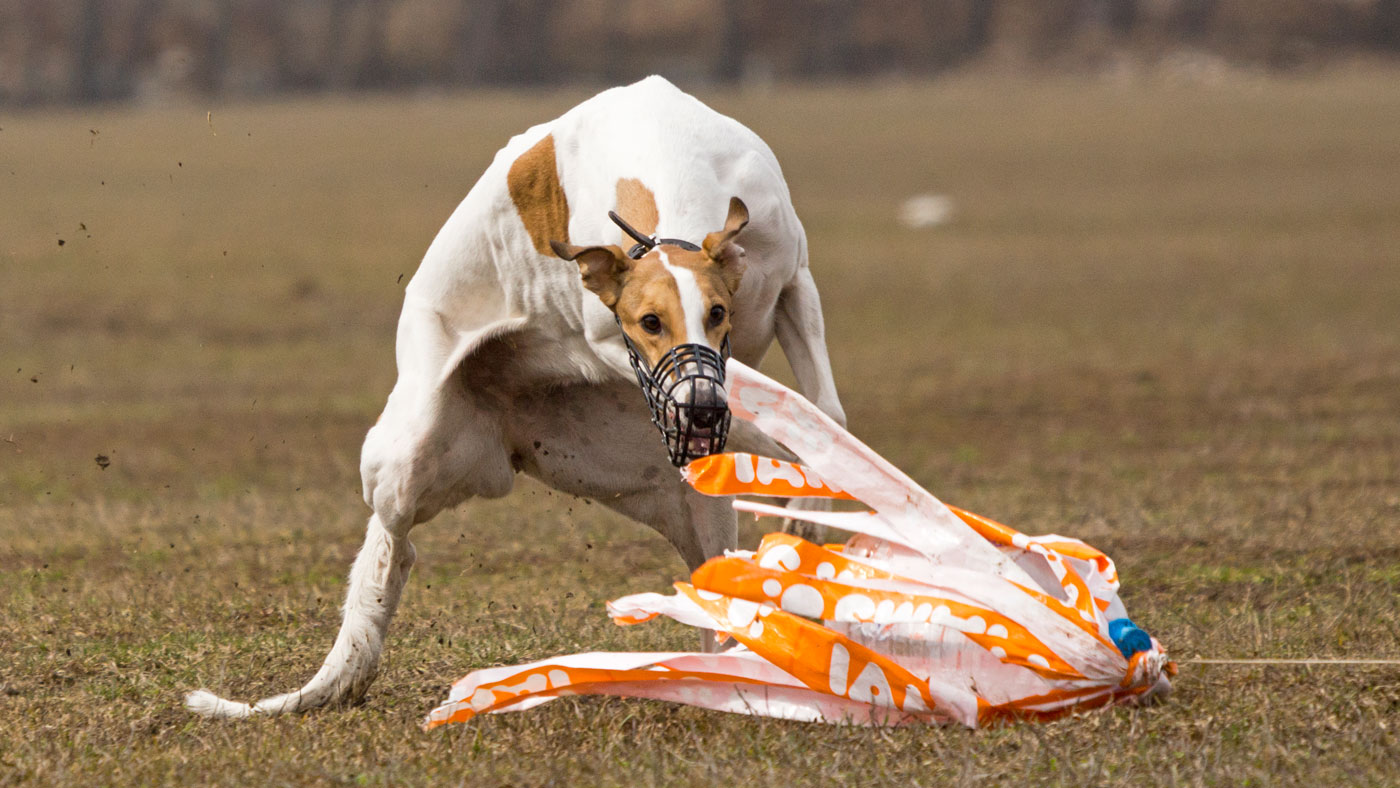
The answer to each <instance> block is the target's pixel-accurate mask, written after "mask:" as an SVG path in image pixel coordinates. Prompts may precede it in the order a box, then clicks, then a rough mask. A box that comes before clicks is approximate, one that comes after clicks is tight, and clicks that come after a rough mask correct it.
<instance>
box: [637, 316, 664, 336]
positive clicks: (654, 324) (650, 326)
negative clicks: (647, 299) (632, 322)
mask: <svg viewBox="0 0 1400 788" xmlns="http://www.w3.org/2000/svg"><path fill="white" fill-rule="evenodd" d="M637 322H638V323H639V324H641V326H642V330H643V331H645V332H647V333H648V334H660V333H661V318H659V317H657V316H656V315H642V319H641V320H638V321H637Z"/></svg>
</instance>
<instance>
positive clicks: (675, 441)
mask: <svg viewBox="0 0 1400 788" xmlns="http://www.w3.org/2000/svg"><path fill="white" fill-rule="evenodd" d="M748 220H749V212H748V209H747V208H746V207H745V206H744V203H743V201H742V200H740V199H739V198H738V197H735V198H733V199H731V200H730V201H729V215H728V218H727V219H726V220H725V223H724V227H723V228H721V229H718V230H716V231H714V232H712V233H710V234H708V235H706V236H705V238H704V241H703V242H702V243H701V244H700V245H699V246H695V245H694V244H690V243H687V242H685V241H680V240H674V239H666V238H662V239H654V238H645V236H640V235H638V236H636V237H638V238H639V239H644V240H642V242H641V243H639V244H637V246H635V247H633V249H632V252H631V253H630V254H629V253H627V252H624V251H623V250H622V248H621V247H618V246H612V245H608V246H572V245H568V244H563V243H559V242H557V241H556V242H553V243H551V244H550V245H551V247H552V248H553V249H554V253H555V254H557V255H559V256H560V257H562V258H564V259H565V260H572V261H574V262H576V263H578V267H579V273H580V274H581V275H582V277H583V284H584V287H586V288H588V289H589V290H591V291H593V292H594V293H596V294H597V296H598V298H600V299H601V300H602V302H603V303H604V304H605V305H606V306H607V307H608V308H609V309H611V310H612V311H613V314H615V315H617V321H618V325H619V326H621V328H622V333H623V335H624V336H625V337H626V341H627V344H628V351H629V353H630V354H631V355H632V361H633V367H634V368H635V369H636V371H637V378H638V382H639V383H640V384H641V386H642V389H643V391H645V392H646V394H647V401H648V404H650V405H651V408H652V418H653V420H654V421H656V422H657V426H658V427H660V428H661V430H662V433H663V434H664V435H665V436H666V439H667V444H668V446H669V447H670V448H671V459H672V461H673V462H675V463H676V464H677V465H680V464H684V462H686V461H688V460H689V459H694V458H695V457H698V456H704V455H707V454H713V453H715V452H718V451H720V450H722V449H723V447H724V432H725V431H726V430H727V427H728V423H729V411H728V407H727V406H726V404H725V400H726V393H725V390H724V359H725V358H726V357H727V356H728V345H729V329H730V316H731V309H732V305H733V302H734V293H735V291H737V290H738V288H739V282H740V280H741V278H742V276H743V272H744V262H743V258H744V250H743V249H742V248H741V247H740V246H739V245H738V244H737V243H735V241H734V239H735V236H737V235H738V234H739V232H740V231H741V230H743V229H744V226H745V225H746V224H748ZM628 230H629V232H635V231H632V230H630V228H628Z"/></svg>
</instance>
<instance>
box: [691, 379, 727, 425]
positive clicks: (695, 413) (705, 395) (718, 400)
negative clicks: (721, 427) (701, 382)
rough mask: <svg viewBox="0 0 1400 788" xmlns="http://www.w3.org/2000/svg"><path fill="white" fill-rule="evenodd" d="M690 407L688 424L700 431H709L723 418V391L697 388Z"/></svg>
mask: <svg viewBox="0 0 1400 788" xmlns="http://www.w3.org/2000/svg"><path fill="white" fill-rule="evenodd" d="M690 406H691V411H690V423H691V424H692V425H693V426H696V427H700V428H701V429H709V428H711V427H713V426H715V425H716V424H718V423H719V422H720V419H721V418H723V416H724V408H725V404H724V395H723V391H722V390H719V389H718V388H717V387H715V386H701V387H697V388H696V390H695V394H694V397H693V398H692V399H691V401H690Z"/></svg>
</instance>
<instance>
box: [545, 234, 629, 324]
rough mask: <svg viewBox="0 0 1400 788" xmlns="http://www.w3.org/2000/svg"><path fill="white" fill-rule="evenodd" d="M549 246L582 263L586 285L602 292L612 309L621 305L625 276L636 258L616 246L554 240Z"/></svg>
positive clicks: (579, 266)
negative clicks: (618, 299)
mask: <svg viewBox="0 0 1400 788" xmlns="http://www.w3.org/2000/svg"><path fill="white" fill-rule="evenodd" d="M549 248H551V249H553V250H554V253H555V254H557V255H559V256H560V257H562V258H564V259H565V260H572V261H574V262H576V263H578V272H579V274H580V275H581V276H582V277H583V286H584V287H586V288H588V289H589V290H592V291H593V292H594V293H597V294H598V298H600V299H602V301H603V305H604V306H606V307H607V308H608V309H613V308H614V307H616V306H617V298H618V296H619V295H620V294H621V292H622V280H623V278H624V277H625V276H626V274H627V272H628V271H629V270H631V268H632V261H631V260H629V259H627V255H626V254H624V253H623V251H622V249H621V248H619V247H617V246H613V245H611V244H610V245H608V246H574V245H572V244H566V243H560V242H559V241H550V242H549Z"/></svg>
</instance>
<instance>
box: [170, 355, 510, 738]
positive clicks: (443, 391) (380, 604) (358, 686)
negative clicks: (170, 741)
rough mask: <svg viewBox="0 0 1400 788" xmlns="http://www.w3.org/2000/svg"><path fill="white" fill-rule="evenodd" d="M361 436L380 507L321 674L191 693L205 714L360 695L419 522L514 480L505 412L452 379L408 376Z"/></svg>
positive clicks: (368, 480)
mask: <svg viewBox="0 0 1400 788" xmlns="http://www.w3.org/2000/svg"><path fill="white" fill-rule="evenodd" d="M400 366H401V369H400V372H401V377H400V383H399V385H396V386H395V389H394V392H393V393H392V394H391V395H390V397H389V403H388V405H387V406H386V407H385V410H384V414H383V415H382V416H381V417H380V421H379V423H378V424H376V425H375V426H374V428H373V429H371V430H370V432H369V435H368V436H367V437H366V438H365V446H364V451H363V453H362V457H361V463H360V465H361V467H360V472H361V475H362V477H363V480H364V488H365V500H366V501H367V502H368V503H369V504H370V506H371V507H372V508H373V509H374V514H373V516H371V517H370V519H369V526H368V528H367V529H366V533H365V542H364V545H363V546H362V547H361V548H360V552H359V555H358V556H357V557H356V558H355V563H354V565H353V566H352V567H351V569H350V580H349V589H348V591H347V593H346V597H345V605H344V607H343V608H342V618H341V625H340V632H339V634H338V635H337V636H336V639H335V644H334V645H333V646H332V647H331V651H330V653H329V654H328V655H327V656H326V659H325V661H324V662H323V663H322V665H321V669H320V670H319V671H317V672H316V675H315V676H314V677H312V679H311V680H310V681H309V682H307V683H306V685H305V686H303V687H302V688H301V689H299V690H297V691H296V692H290V693H287V694H284V695H277V696H274V697H271V698H265V699H263V700H260V701H258V702H257V703H255V704H248V703H238V702H234V701H228V700H224V699H222V698H219V697H217V696H215V695H214V694H213V693H210V692H207V691H204V690H199V691H196V692H192V693H190V694H189V695H188V696H186V698H185V705H186V706H187V707H188V708H189V709H190V710H192V711H194V712H196V713H199V714H202V715H204V716H209V717H248V716H251V715H253V714H284V713H289V712H298V711H305V710H307V709H313V708H317V707H319V706H325V705H332V704H335V705H341V704H350V703H354V702H356V701H358V700H360V699H361V698H363V697H364V694H365V691H366V690H367V689H368V688H369V685H370V684H371V683H372V682H373V681H374V678H375V676H376V674H377V673H378V670H379V658H380V654H381V653H382V652H383V648H384V637H385V634H386V633H387V632H388V629H389V622H390V619H392V618H393V616H394V611H395V610H396V609H397V607H398V604H399V597H400V595H401V594H402V592H403V588H404V584H405V583H406V582H407V580H408V575H409V571H410V570H411V569H412V567H413V562H414V558H415V552H414V548H413V545H412V543H411V542H409V540H408V533H409V530H410V529H412V528H413V526H415V525H417V524H419V523H422V522H425V521H427V520H428V519H430V518H432V517H433V516H434V515H435V514H437V513H438V512H439V511H441V510H442V509H444V508H446V507H449V506H454V505H456V504H457V503H460V502H461V501H463V500H465V499H466V498H468V497H471V496H473V495H480V496H482V497H500V496H502V495H505V494H506V493H507V492H509V491H510V488H511V486H512V485H513V483H514V476H515V473H514V469H513V468H512V467H511V463H510V455H509V453H508V452H507V451H506V449H505V446H504V444H503V442H502V437H501V428H500V422H499V417H498V416H497V414H496V413H495V412H494V410H491V409H489V408H485V407H482V406H481V404H480V403H478V402H477V401H476V400H475V399H473V398H472V396H471V395H470V394H469V393H468V392H467V391H466V390H465V389H464V388H463V387H462V386H461V385H460V384H458V382H457V381H456V380H455V379H450V378H449V379H447V380H445V381H444V382H442V383H440V384H436V385H433V386H431V387H426V386H425V387H418V386H416V385H414V384H415V383H416V382H417V381H415V380H414V379H412V378H406V377H405V376H403V375H402V372H403V371H404V370H403V367H404V365H403V364H401V365H400Z"/></svg>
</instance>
